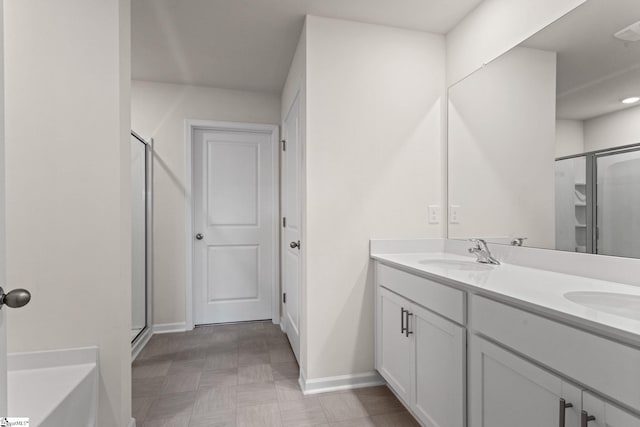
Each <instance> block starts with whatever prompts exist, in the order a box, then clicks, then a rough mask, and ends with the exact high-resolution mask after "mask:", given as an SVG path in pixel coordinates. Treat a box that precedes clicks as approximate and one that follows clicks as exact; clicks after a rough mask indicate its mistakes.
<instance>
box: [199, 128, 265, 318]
mask: <svg viewBox="0 0 640 427" xmlns="http://www.w3.org/2000/svg"><path fill="white" fill-rule="evenodd" d="M193 142H194V149H193V184H194V200H193V203H194V233H195V234H196V235H195V236H194V239H195V240H194V242H195V244H194V272H193V277H194V323H195V324H209V323H224V322H239V321H249V320H260V319H271V318H272V300H273V286H274V269H275V265H274V263H275V253H274V252H275V251H274V249H273V248H274V239H275V230H274V229H275V225H274V222H275V216H276V212H275V208H276V206H275V203H274V191H275V190H276V185H275V182H274V178H273V168H274V167H275V165H274V161H273V154H274V152H273V150H274V149H275V147H273V141H272V136H271V133H264V132H257V131H250V130H246V131H243V130H196V131H195V132H194V141H193Z"/></svg>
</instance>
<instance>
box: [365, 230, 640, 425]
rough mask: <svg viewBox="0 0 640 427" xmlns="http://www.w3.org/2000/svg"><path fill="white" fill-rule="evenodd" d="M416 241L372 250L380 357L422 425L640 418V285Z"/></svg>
mask: <svg viewBox="0 0 640 427" xmlns="http://www.w3.org/2000/svg"><path fill="white" fill-rule="evenodd" d="M417 242H418V241H414V242H409V243H407V244H406V245H403V244H400V243H397V242H396V243H392V244H386V243H383V244H376V243H375V241H372V251H371V257H372V258H373V260H374V264H375V283H376V369H377V370H378V372H379V373H380V374H381V375H382V376H383V377H384V379H385V380H386V381H387V383H388V385H389V387H390V388H391V389H392V390H393V391H394V393H395V394H396V395H397V396H398V397H399V398H400V399H401V400H402V402H403V403H404V404H405V406H406V407H407V408H408V409H409V410H410V411H411V412H412V413H413V414H414V415H415V416H416V418H418V420H420V422H421V423H422V424H423V425H425V426H429V427H463V426H469V427H516V426H517V427H542V426H544V427H556V426H558V427H564V426H566V427H578V426H580V427H583V426H588V427H605V426H606V427H640V310H639V308H640V307H639V306H640V287H637V286H631V285H624V284H620V283H614V282H608V281H604V280H596V279H592V278H586V277H579V276H575V275H571V274H563V273H557V272H552V271H546V270H542V269H537V268H536V269H534V268H530V267H526V266H523V265H517V264H509V263H503V264H502V265H499V266H492V265H486V264H480V263H477V262H476V260H475V258H473V257H469V256H463V255H462V253H464V252H463V251H462V250H461V246H462V245H465V244H466V246H469V244H468V243H465V242H451V241H440V242H439V243H438V242H432V243H429V244H425V245H424V246H423V247H420V245H419V244H418V243H417ZM447 242H449V243H447ZM451 247H456V248H457V250H453V251H451V250H450V249H451Z"/></svg>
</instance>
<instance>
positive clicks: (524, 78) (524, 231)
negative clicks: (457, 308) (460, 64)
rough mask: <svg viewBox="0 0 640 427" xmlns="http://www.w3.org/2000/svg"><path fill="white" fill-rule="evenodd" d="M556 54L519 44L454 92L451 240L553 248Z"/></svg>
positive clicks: (451, 93)
mask: <svg viewBox="0 0 640 427" xmlns="http://www.w3.org/2000/svg"><path fill="white" fill-rule="evenodd" d="M555 102H556V55H555V53H554V52H545V51H541V50H535V49H528V48H515V49H513V50H511V51H509V52H508V53H507V54H505V55H503V56H501V57H500V58H498V59H496V60H495V61H493V62H491V63H490V64H488V65H487V66H486V67H484V68H482V69H481V70H478V71H477V72H475V73H474V74H472V75H470V76H469V77H467V78H466V79H464V80H462V81H461V82H459V83H457V84H456V85H454V86H452V87H451V88H450V89H449V116H448V117H449V203H450V204H451V205H458V206H460V208H459V223H458V224H450V225H449V237H454V238H469V237H502V236H509V237H527V238H528V241H527V242H526V244H527V246H533V247H543V248H551V247H554V245H555V234H554V229H555V216H554V159H555V122H556V118H555Z"/></svg>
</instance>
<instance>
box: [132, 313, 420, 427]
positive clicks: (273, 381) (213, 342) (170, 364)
mask: <svg viewBox="0 0 640 427" xmlns="http://www.w3.org/2000/svg"><path fill="white" fill-rule="evenodd" d="M132 377H133V416H134V418H135V419H136V421H137V426H138V427H213V426H215V427H223V426H225V427H226V426H232V427H250V426H251V427H253V426H255V427H269V426H294V427H302V426H340V427H368V426H378V427H381V426H384V427H387V426H388V427H404V426H418V424H417V423H416V422H415V420H414V419H413V418H412V417H411V415H410V414H409V413H408V412H406V411H405V409H404V407H403V406H402V404H401V403H400V402H399V401H398V400H397V399H396V398H395V396H394V395H393V394H392V393H391V392H390V391H389V390H388V389H387V388H386V387H384V386H382V387H371V388H363V389H358V390H353V391H343V392H335V393H325V394H318V395H313V396H304V395H303V394H302V392H301V391H300V387H299V386H298V365H297V364H296V361H295V358H294V356H293V353H292V351H291V348H290V347H289V343H288V341H287V338H286V336H285V335H284V334H283V333H282V332H281V331H280V327H279V326H276V325H273V324H271V322H250V323H241V324H233V325H214V326H206V327H199V328H196V329H194V330H193V331H190V332H185V333H175V334H164V335H155V336H154V337H153V338H151V341H149V343H148V344H147V346H146V347H145V348H144V350H143V351H142V352H141V353H140V355H139V356H138V358H137V359H136V360H135V361H134V363H133V367H132Z"/></svg>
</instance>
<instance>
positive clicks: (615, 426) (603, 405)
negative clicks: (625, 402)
mask: <svg viewBox="0 0 640 427" xmlns="http://www.w3.org/2000/svg"><path fill="white" fill-rule="evenodd" d="M582 409H583V410H584V411H585V413H586V415H585V416H589V417H595V419H594V420H589V421H588V422H587V426H588V427H640V417H637V416H635V415H632V414H630V413H628V412H626V411H623V410H622V409H620V408H618V407H616V406H613V405H611V404H610V403H608V402H605V401H604V400H602V399H600V398H598V397H596V396H594V395H592V394H591V393H589V392H586V391H585V392H584V393H583V395H582Z"/></svg>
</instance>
